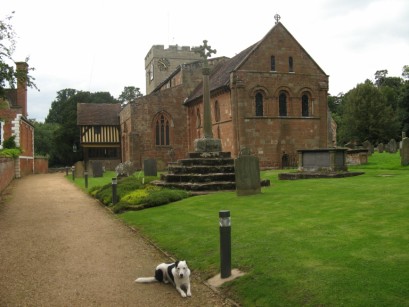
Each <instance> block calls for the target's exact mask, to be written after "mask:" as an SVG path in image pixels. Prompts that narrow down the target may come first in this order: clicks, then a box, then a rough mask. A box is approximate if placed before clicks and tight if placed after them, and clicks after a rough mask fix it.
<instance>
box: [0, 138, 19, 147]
mask: <svg viewBox="0 0 409 307" xmlns="http://www.w3.org/2000/svg"><path fill="white" fill-rule="evenodd" d="M3 148H4V149H14V148H17V144H16V136H15V135H13V136H11V137H9V138H8V139H6V140H4V142H3Z"/></svg>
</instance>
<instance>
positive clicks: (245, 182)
mask: <svg viewBox="0 0 409 307" xmlns="http://www.w3.org/2000/svg"><path fill="white" fill-rule="evenodd" d="M234 172H235V175H236V193H237V195H238V196H245V195H253V194H259V193H261V185H260V165H259V159H258V158H257V157H255V156H252V155H250V153H249V151H248V150H247V149H244V150H242V151H241V153H240V156H239V157H238V158H237V159H236V160H234Z"/></svg>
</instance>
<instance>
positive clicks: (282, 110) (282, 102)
mask: <svg viewBox="0 0 409 307" xmlns="http://www.w3.org/2000/svg"><path fill="white" fill-rule="evenodd" d="M278 108H279V111H278V113H279V115H280V116H287V94H286V93H285V92H280V95H279V96H278Z"/></svg>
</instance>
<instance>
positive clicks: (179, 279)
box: [135, 260, 192, 297]
mask: <svg viewBox="0 0 409 307" xmlns="http://www.w3.org/2000/svg"><path fill="white" fill-rule="evenodd" d="M156 281H159V282H163V283H165V284H167V283H169V282H171V283H172V284H173V285H174V286H175V287H176V290H178V292H179V293H180V295H181V296H182V297H186V296H192V293H191V292H190V270H189V268H188V266H187V263H186V261H184V260H183V261H176V262H174V263H161V264H159V265H158V266H157V267H156V269H155V276H154V277H139V278H137V279H136V280H135V282H138V283H150V282H156ZM182 287H183V288H184V289H185V290H186V293H185V292H184V291H183V289H182Z"/></svg>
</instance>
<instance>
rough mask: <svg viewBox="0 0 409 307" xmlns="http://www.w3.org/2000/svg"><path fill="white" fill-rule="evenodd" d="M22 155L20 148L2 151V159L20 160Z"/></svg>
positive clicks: (0, 154) (0, 153)
mask: <svg viewBox="0 0 409 307" xmlns="http://www.w3.org/2000/svg"><path fill="white" fill-rule="evenodd" d="M20 155H21V149H20V148H7V149H2V150H0V157H2V158H18V156H20Z"/></svg>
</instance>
